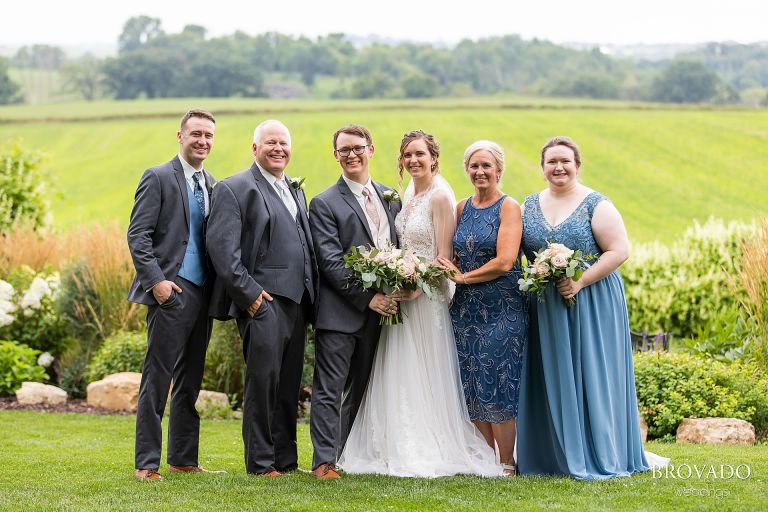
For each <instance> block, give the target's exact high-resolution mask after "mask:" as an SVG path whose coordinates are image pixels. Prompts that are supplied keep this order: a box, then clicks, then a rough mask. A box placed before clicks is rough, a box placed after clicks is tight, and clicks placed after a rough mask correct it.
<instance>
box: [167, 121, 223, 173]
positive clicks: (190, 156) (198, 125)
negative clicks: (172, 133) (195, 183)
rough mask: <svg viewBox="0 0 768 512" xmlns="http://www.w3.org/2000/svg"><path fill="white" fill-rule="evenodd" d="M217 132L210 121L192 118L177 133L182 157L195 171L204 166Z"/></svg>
mask: <svg viewBox="0 0 768 512" xmlns="http://www.w3.org/2000/svg"><path fill="white" fill-rule="evenodd" d="M215 130H216V125H215V124H214V123H213V121H211V120H210V119H205V118H202V117H190V118H189V119H187V122H186V123H184V126H182V127H181V129H180V130H179V131H178V132H177V133H176V139H177V140H178V141H179V145H180V146H181V148H180V149H179V153H181V157H182V158H183V159H184V160H185V161H186V162H187V163H188V164H189V165H191V166H192V167H194V168H195V169H199V168H200V166H201V165H203V160H205V159H206V158H207V157H208V154H209V153H210V152H211V148H213V133H214V131H215Z"/></svg>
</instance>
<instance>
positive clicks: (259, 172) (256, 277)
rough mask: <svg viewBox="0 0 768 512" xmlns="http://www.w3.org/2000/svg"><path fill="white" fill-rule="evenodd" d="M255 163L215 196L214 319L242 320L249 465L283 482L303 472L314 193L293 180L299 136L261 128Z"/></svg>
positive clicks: (211, 230)
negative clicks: (290, 170)
mask: <svg viewBox="0 0 768 512" xmlns="http://www.w3.org/2000/svg"><path fill="white" fill-rule="evenodd" d="M252 151H253V156H254V160H255V161H254V164H253V165H252V166H251V167H250V169H247V170H245V171H243V172H241V173H240V174H236V175H235V176H232V177H230V178H227V179H225V180H223V181H221V182H220V183H219V184H218V185H217V186H216V188H215V189H214V191H213V198H212V206H211V220H210V222H209V223H208V236H207V239H206V242H207V247H208V253H209V254H210V256H211V260H212V262H213V266H214V267H215V269H216V272H217V274H218V276H219V277H218V279H217V281H216V284H215V285H214V291H213V295H212V298H211V308H210V312H211V315H212V316H213V317H215V318H235V319H236V320H237V326H238V329H239V331H240V335H241V337H242V338H243V354H244V356H245V362H246V372H245V389H244V396H243V443H244V444H245V466H246V470H247V472H248V473H250V474H255V475H262V476H268V477H279V476H281V474H282V473H284V472H287V471H293V470H294V469H296V468H297V467H298V453H297V446H296V420H297V409H298V400H299V388H300V386H301V373H302V370H303V366H304V346H305V344H306V329H307V323H308V322H309V321H310V320H311V315H312V304H313V302H314V300H315V293H316V292H315V283H316V280H317V279H316V274H317V265H316V263H315V256H314V251H313V248H312V236H311V234H310V231H309V223H308V220H307V209H306V197H305V196H304V191H303V190H301V189H300V188H298V187H295V186H294V185H295V183H294V182H293V181H292V180H291V179H290V178H289V177H288V176H286V174H285V168H286V167H287V165H288V162H289V161H290V158H291V136H290V133H289V132H288V129H287V128H286V127H285V125H283V123H281V122H279V121H274V120H270V121H264V122H263V123H261V124H260V125H259V126H257V127H256V130H255V131H254V135H253V146H252Z"/></svg>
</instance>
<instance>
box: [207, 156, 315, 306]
mask: <svg viewBox="0 0 768 512" xmlns="http://www.w3.org/2000/svg"><path fill="white" fill-rule="evenodd" d="M290 190H291V194H292V195H293V197H294V199H295V200H296V203H297V206H298V212H299V217H300V219H301V222H300V227H301V229H302V230H303V232H304V236H305V237H306V241H307V248H306V250H307V251H308V253H309V257H310V262H309V264H310V266H311V270H310V273H311V274H312V277H311V278H310V279H311V282H309V283H305V282H304V281H303V276H304V269H303V268H301V267H299V268H293V267H291V266H290V265H287V264H286V262H287V261H296V259H297V257H296V255H297V254H301V253H302V252H303V251H304V249H303V248H302V247H301V246H300V245H298V244H296V246H291V245H290V243H286V242H287V241H290V240H293V241H294V243H295V237H293V238H287V239H286V238H284V237H283V236H282V235H283V234H282V233H278V232H277V230H276V229H275V226H276V224H277V223H278V220H277V219H276V217H275V216H276V215H278V214H280V213H279V211H278V210H279V209H281V208H282V209H284V208H285V207H284V206H283V205H282V203H281V200H280V198H279V196H278V195H277V193H276V192H275V191H274V188H273V187H272V185H270V184H269V183H268V182H267V180H265V179H264V176H262V175H261V172H260V171H259V168H258V166H257V165H256V164H253V165H252V166H251V168H250V169H246V170H245V171H243V172H241V173H239V174H236V175H234V176H231V177H229V178H227V179H225V180H222V181H221V182H219V184H218V186H217V187H216V188H215V189H214V191H213V196H212V198H211V215H210V219H209V222H208V231H207V236H206V248H207V250H208V254H209V255H210V257H211V260H212V262H213V265H214V267H215V269H216V271H217V272H218V274H217V278H216V282H215V283H214V286H213V292H212V294H211V302H210V308H209V314H210V316H212V317H214V318H218V319H227V318H238V317H241V316H244V315H245V314H247V313H245V311H246V310H247V309H248V306H250V305H251V304H253V302H254V301H255V300H256V299H257V298H258V296H259V295H260V294H261V292H262V290H264V289H266V290H267V292H269V293H270V294H276V295H280V296H283V297H287V298H289V299H291V300H293V301H295V302H298V303H300V302H301V299H302V296H303V293H304V289H305V287H306V288H308V289H309V290H310V293H311V296H312V297H313V298H314V297H316V296H317V291H316V283H317V263H316V261H315V256H314V250H313V248H312V236H311V233H310V230H309V222H308V219H307V206H306V205H307V199H306V196H305V195H304V191H303V190H296V189H294V188H293V187H290ZM284 215H285V218H289V217H290V216H289V215H288V214H287V212H285V213H284ZM291 226H292V227H295V226H296V223H295V221H293V222H291ZM299 259H300V258H299ZM297 278H298V279H297Z"/></svg>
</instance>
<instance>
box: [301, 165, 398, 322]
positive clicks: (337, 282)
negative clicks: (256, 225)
mask: <svg viewBox="0 0 768 512" xmlns="http://www.w3.org/2000/svg"><path fill="white" fill-rule="evenodd" d="M373 186H374V188H375V189H376V192H377V193H378V195H379V200H381V203H382V205H384V209H385V210H386V212H387V218H388V219H389V230H390V239H391V240H392V243H393V244H396V243H397V232H396V231H395V215H397V212H399V211H400V203H398V202H389V201H387V200H386V199H384V197H383V195H382V194H383V192H384V191H386V190H391V189H389V188H388V187H385V186H383V185H380V184H378V183H376V182H373ZM309 224H310V227H311V229H312V238H313V240H314V242H315V254H316V256H317V265H318V268H319V270H320V287H319V294H318V298H317V300H316V301H315V304H316V308H315V310H316V315H315V316H316V318H317V320H316V321H315V328H316V329H325V330H330V331H339V332H344V333H353V332H356V331H357V330H358V329H360V328H361V327H362V326H363V322H365V319H366V317H367V315H368V314H369V312H370V313H373V312H372V311H370V309H369V308H368V303H369V302H370V301H371V299H372V298H373V296H374V294H375V292H373V291H370V290H364V289H363V288H362V287H361V286H356V285H353V284H351V283H350V281H349V279H350V277H349V276H350V275H351V274H352V271H351V269H348V268H346V267H345V266H344V260H343V259H342V257H343V256H344V254H345V253H347V252H348V251H349V250H350V249H351V248H352V247H353V246H359V245H373V236H372V235H371V231H370V228H369V227H368V221H367V220H366V218H365V214H364V213H363V209H362V208H361V207H360V204H359V203H358V202H357V199H356V198H355V196H354V194H353V193H352V191H351V190H350V189H349V186H347V183H346V182H345V181H344V179H343V178H339V181H337V182H336V184H334V185H333V186H331V187H330V188H329V189H327V190H325V191H324V192H322V193H320V194H318V195H317V196H315V197H314V198H313V199H312V202H311V203H310V205H309ZM374 314H375V313H374Z"/></svg>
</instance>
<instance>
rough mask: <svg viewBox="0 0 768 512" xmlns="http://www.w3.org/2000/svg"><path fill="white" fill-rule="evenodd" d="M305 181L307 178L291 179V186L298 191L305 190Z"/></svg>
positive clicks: (297, 177)
mask: <svg viewBox="0 0 768 512" xmlns="http://www.w3.org/2000/svg"><path fill="white" fill-rule="evenodd" d="M305 180H306V178H305V177H303V176H296V177H295V178H291V179H290V180H289V181H290V182H291V186H292V187H293V188H295V189H296V190H304V181H305Z"/></svg>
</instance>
